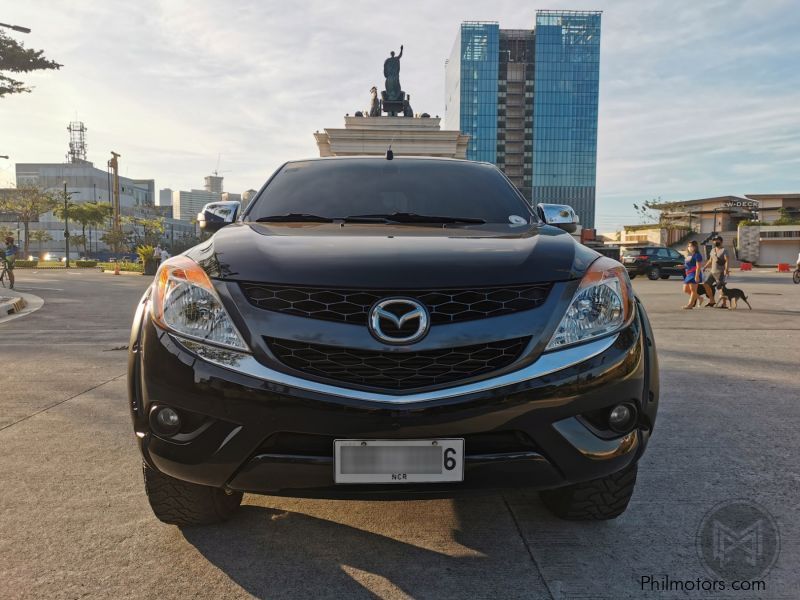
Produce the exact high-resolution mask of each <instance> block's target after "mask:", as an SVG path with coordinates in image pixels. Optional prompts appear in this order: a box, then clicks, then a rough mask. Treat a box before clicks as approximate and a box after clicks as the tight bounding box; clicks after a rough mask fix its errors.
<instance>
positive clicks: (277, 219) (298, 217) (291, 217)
mask: <svg viewBox="0 0 800 600" xmlns="http://www.w3.org/2000/svg"><path fill="white" fill-rule="evenodd" d="M256 223H333V219H331V218H330V217H320V216H319V215H310V214H308V213H288V214H285V215H271V216H269V217H259V218H258V219H256Z"/></svg>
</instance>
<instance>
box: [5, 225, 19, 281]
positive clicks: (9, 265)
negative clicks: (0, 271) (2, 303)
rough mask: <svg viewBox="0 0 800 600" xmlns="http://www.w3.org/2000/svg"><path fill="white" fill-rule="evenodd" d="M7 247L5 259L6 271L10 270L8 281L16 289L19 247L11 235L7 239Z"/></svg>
mask: <svg viewBox="0 0 800 600" xmlns="http://www.w3.org/2000/svg"><path fill="white" fill-rule="evenodd" d="M5 242H6V247H5V250H4V251H3V260H4V261H5V262H6V271H7V272H8V283H10V284H11V285H10V287H11V289H12V290H13V289H14V262H15V261H16V260H17V252H19V248H18V247H17V245H16V244H15V243H14V238H13V237H11V236H10V235H9V236H8V237H6V239H5Z"/></svg>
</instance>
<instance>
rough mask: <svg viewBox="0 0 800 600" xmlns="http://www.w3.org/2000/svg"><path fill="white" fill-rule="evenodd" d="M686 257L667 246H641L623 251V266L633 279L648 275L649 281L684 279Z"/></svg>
mask: <svg viewBox="0 0 800 600" xmlns="http://www.w3.org/2000/svg"><path fill="white" fill-rule="evenodd" d="M684 260H685V259H684V256H683V255H682V254H681V253H680V252H678V251H677V250H673V249H672V248H667V247H665V246H640V247H635V248H625V249H624V250H623V251H622V264H623V265H625V268H626V269H627V270H628V275H629V276H630V278H631V279H633V278H634V277H636V276H637V275H647V278H648V279H652V280H653V281H655V280H656V279H669V278H670V277H673V276H678V277H683V272H684V268H685V267H684Z"/></svg>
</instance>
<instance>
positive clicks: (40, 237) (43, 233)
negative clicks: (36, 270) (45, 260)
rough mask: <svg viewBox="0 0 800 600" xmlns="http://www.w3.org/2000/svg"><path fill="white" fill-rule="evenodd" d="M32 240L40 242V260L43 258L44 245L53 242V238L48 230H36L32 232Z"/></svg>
mask: <svg viewBox="0 0 800 600" xmlns="http://www.w3.org/2000/svg"><path fill="white" fill-rule="evenodd" d="M31 239H32V240H36V241H37V242H39V258H42V244H43V243H44V242H49V241H50V240H52V239H53V236H52V235H50V232H49V231H47V230H46V229H34V230H33V231H31Z"/></svg>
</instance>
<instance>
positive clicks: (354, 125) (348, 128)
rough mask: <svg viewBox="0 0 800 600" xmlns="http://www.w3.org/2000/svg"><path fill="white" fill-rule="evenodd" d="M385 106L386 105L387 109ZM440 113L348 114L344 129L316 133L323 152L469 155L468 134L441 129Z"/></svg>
mask: <svg viewBox="0 0 800 600" xmlns="http://www.w3.org/2000/svg"><path fill="white" fill-rule="evenodd" d="M384 110H385V109H384ZM440 122H441V119H440V118H438V117H399V116H398V117H345V118H344V129H330V128H326V129H325V130H324V131H323V132H319V131H318V132H317V133H315V134H314V139H315V140H316V141H317V147H318V148H319V155H320V156H359V155H361V156H363V155H367V156H370V155H372V156H384V155H385V154H386V150H387V149H388V148H389V146H390V145H391V147H392V152H393V153H394V155H395V156H403V155H405V156H441V157H448V158H464V159H466V157H467V144H468V142H469V135H466V134H463V133H461V132H460V131H453V130H447V129H446V130H442V129H441V128H440Z"/></svg>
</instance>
